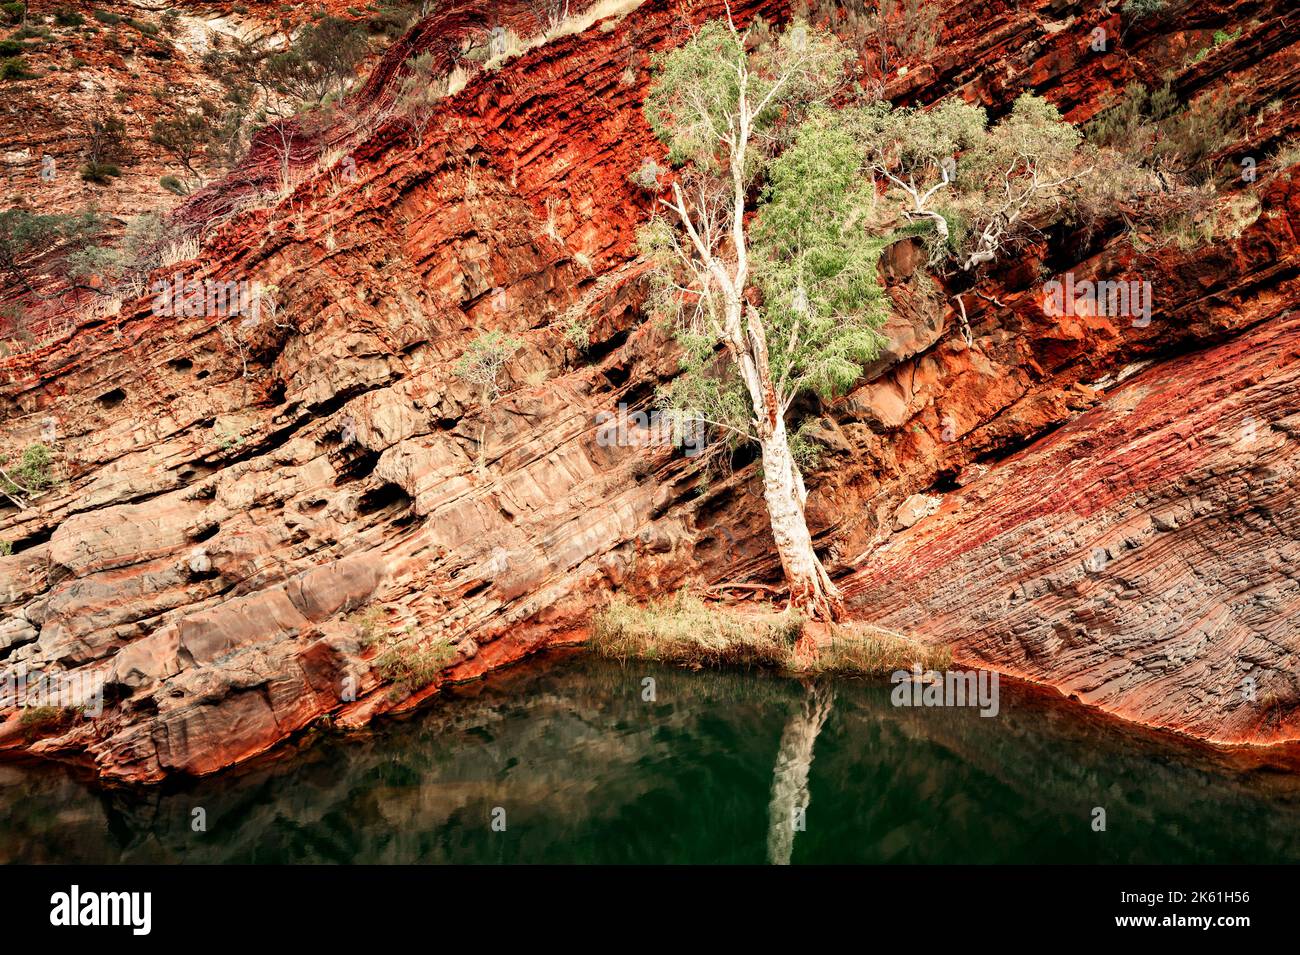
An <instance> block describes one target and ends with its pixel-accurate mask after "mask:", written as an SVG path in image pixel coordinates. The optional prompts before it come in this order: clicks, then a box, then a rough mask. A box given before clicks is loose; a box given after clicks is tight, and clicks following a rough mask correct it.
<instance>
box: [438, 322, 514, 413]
mask: <svg viewBox="0 0 1300 955" xmlns="http://www.w3.org/2000/svg"><path fill="white" fill-rule="evenodd" d="M523 347H524V343H523V341H522V340H521V339H518V338H515V337H514V336H512V335H506V334H505V333H503V332H500V331H495V330H494V331H490V332H486V333H485V334H482V335H479V336H478V337H477V338H475V339H474V340H473V341H472V342H470V344H469V347H467V348H466V349H465V351H464V353H463V354H462V355H461V356H460V358H459V359H457V360H456V364H455V366H454V370H455V373H456V376H457V377H458V378H460V379H461V380H463V381H465V382H467V383H469V384H470V385H471V386H473V387H474V388H475V389H476V390H477V391H478V393H479V397H480V400H481V401H482V402H483V403H484V404H488V403H490V402H492V401H495V400H496V399H497V398H498V397H499V396H500V394H501V383H500V377H501V372H502V371H503V370H504V369H505V366H506V364H507V363H508V362H509V361H510V359H511V358H512V357H513V356H514V354H515V352H517V351H519V349H521V348H523Z"/></svg>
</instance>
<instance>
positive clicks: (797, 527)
mask: <svg viewBox="0 0 1300 955" xmlns="http://www.w3.org/2000/svg"><path fill="white" fill-rule="evenodd" d="M760 446H761V447H762V450H763V497H764V499H765V500H766V502H767V513H768V518H769V520H770V521H771V522H772V537H773V538H774V539H775V541H776V550H777V553H778V554H780V556H781V567H782V568H783V569H784V571H785V579H786V583H787V584H789V585H790V606H791V607H793V608H795V609H797V610H799V611H800V612H801V613H803V614H805V615H806V616H808V617H811V618H812V619H814V620H827V621H830V620H839V619H840V618H841V617H842V616H843V614H844V601H843V598H842V596H841V595H840V591H839V588H838V587H836V586H835V584H834V583H833V582H832V581H831V578H830V575H828V574H827V573H826V568H825V567H823V566H822V562H821V560H820V559H819V558H818V557H817V552H816V551H815V550H813V544H812V534H810V533H809V532H808V521H807V519H806V518H805V517H804V502H805V500H806V497H807V492H806V491H805V490H804V485H803V478H802V477H801V476H800V474H799V469H798V467H797V466H796V465H795V463H794V457H793V455H791V453H790V442H789V439H788V436H787V433H786V430H785V422H783V421H778V422H777V426H776V427H775V428H774V429H773V430H772V433H771V434H770V435H769V436H768V437H766V438H764V439H762V440H761V441H760Z"/></svg>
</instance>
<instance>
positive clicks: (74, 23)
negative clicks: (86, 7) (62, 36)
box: [54, 9, 86, 27]
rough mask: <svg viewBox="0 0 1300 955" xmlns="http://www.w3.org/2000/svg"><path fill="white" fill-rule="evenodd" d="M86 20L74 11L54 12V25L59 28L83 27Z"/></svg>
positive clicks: (62, 10)
mask: <svg viewBox="0 0 1300 955" xmlns="http://www.w3.org/2000/svg"><path fill="white" fill-rule="evenodd" d="M85 22H86V18H85V17H83V16H82V15H81V14H80V13H78V12H77V11H76V10H68V9H61V10H55V11H54V23H55V25H56V26H61V27H79V26H83V25H84V24H85Z"/></svg>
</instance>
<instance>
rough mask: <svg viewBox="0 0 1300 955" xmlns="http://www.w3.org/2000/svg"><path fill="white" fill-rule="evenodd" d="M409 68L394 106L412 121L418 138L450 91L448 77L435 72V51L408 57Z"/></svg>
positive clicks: (411, 123) (422, 136)
mask: <svg viewBox="0 0 1300 955" xmlns="http://www.w3.org/2000/svg"><path fill="white" fill-rule="evenodd" d="M406 65H407V72H406V74H405V75H403V76H402V80H401V82H400V83H399V84H398V87H397V97H396V99H395V101H394V108H395V109H396V111H397V113H398V114H399V115H401V116H402V118H403V119H404V120H405V121H406V122H407V124H409V125H410V127H411V131H412V132H413V133H414V135H415V138H416V140H417V141H422V140H423V139H424V131H425V130H426V129H427V128H428V126H429V123H430V122H432V121H433V117H434V116H435V115H437V112H438V102H439V101H440V100H442V99H443V98H444V97H445V96H446V95H447V91H448V88H449V87H448V84H447V77H445V76H438V75H437V74H436V73H435V63H434V59H433V54H432V53H421V54H419V55H418V56H415V57H413V58H411V59H410V60H409V61H407V64H406Z"/></svg>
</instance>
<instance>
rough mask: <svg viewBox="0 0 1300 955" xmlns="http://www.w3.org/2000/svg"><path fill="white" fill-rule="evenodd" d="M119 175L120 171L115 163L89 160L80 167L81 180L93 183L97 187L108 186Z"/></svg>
mask: <svg viewBox="0 0 1300 955" xmlns="http://www.w3.org/2000/svg"><path fill="white" fill-rule="evenodd" d="M120 175H122V170H121V168H120V167H119V166H118V165H117V164H116V163H111V162H95V161H94V160H91V161H90V162H88V163H86V164H85V165H84V166H82V167H81V178H82V180H83V181H85V182H93V183H95V184H96V185H99V186H106V185H108V184H109V183H110V182H112V181H113V180H114V179H115V178H116V177H118V176H120Z"/></svg>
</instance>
